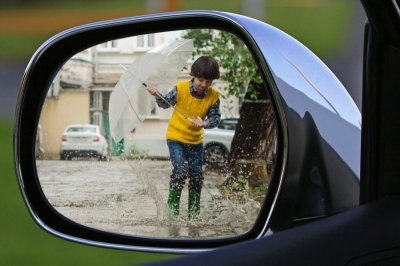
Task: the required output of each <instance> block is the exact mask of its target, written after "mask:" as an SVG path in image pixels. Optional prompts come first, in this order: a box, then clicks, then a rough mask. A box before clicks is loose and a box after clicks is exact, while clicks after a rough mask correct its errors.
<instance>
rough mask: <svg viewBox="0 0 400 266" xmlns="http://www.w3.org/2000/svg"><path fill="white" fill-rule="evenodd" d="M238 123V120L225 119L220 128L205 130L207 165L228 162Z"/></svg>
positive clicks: (205, 157)
mask: <svg viewBox="0 0 400 266" xmlns="http://www.w3.org/2000/svg"><path fill="white" fill-rule="evenodd" d="M237 122H238V118H223V119H221V122H220V123H219V125H218V127H215V128H211V129H205V130H204V135H203V137H204V138H203V145H204V161H205V163H206V164H209V165H216V164H222V163H224V162H225V161H226V159H227V156H228V154H229V152H230V150H231V143H232V139H233V136H234V135H235V128H236V124H237Z"/></svg>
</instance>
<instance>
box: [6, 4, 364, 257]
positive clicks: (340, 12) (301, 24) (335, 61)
mask: <svg viewBox="0 0 400 266" xmlns="http://www.w3.org/2000/svg"><path fill="white" fill-rule="evenodd" d="M187 9H213V10H220V11H228V12H234V13H239V14H244V15H247V16H251V17H254V18H257V19H259V20H262V21H265V22H267V23H269V24H271V25H273V26H275V27H277V28H279V29H281V30H283V31H285V32H286V33H288V34H290V35H292V36H293V37H295V38H296V39H298V40H299V41H300V42H302V43H303V44H305V45H306V46H307V47H308V48H310V49H311V50H312V51H313V52H314V53H315V54H316V55H317V56H319V57H320V58H321V59H322V60H323V61H324V62H325V63H326V64H327V65H328V66H329V67H330V68H331V69H332V71H333V72H334V73H335V74H336V76H337V77H338V78H339V79H340V80H341V82H342V83H343V84H344V86H345V87H346V88H347V90H348V92H349V94H350V95H351V97H352V98H353V100H354V101H355V103H356V104H357V106H358V108H359V109H360V110H361V70H362V49H363V45H362V41H363V28H364V24H365V20H366V17H365V14H364V11H363V9H362V6H361V4H360V3H359V2H358V1H347V0H229V1H227V0H212V1H208V0H203V1H197V0H113V1H106V0H96V1H94V0H93V1H91V0H68V1H65V0H59V1H51V0H1V1H0V171H1V175H0V180H1V183H0V184H1V185H0V197H1V198H0V210H1V215H0V217H1V219H0V230H1V237H0V247H1V248H0V265H134V264H139V263H143V262H149V261H156V260H160V259H165V258H170V257H173V256H172V255H165V254H151V253H142V252H130V251H119V250H111V249H105V248H97V247H90V246H86V245H82V244H76V243H72V242H69V241H65V240H61V239H59V238H56V237H54V236H52V235H49V234H48V233H46V232H44V231H43V230H42V229H40V228H39V227H38V226H37V225H36V224H35V222H34V221H33V220H32V218H31V217H30V215H29V213H28V210H27V208H26V206H25V204H24V203H23V200H22V196H21V193H20V191H19V188H18V184H17V179H16V176H15V170H14V162H13V150H12V149H13V147H12V135H13V119H14V112H15V104H16V99H17V94H18V89H19V83H20V81H21V78H22V75H23V73H24V70H25V67H26V65H27V64H28V62H29V59H30V56H31V55H32V54H33V53H34V51H35V50H36V49H37V48H38V47H39V45H40V44H41V43H43V42H44V41H45V40H46V39H48V38H49V37H51V36H52V35H54V34H56V33H58V32H60V31H63V30H65V29H68V28H70V27H73V26H77V25H80V24H84V23H90V22H95V21H99V20H106V19H113V18H120V17H128V16H136V15H142V14H146V13H155V12H164V11H174V10H187Z"/></svg>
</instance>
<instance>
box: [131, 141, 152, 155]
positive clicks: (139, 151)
mask: <svg viewBox="0 0 400 266" xmlns="http://www.w3.org/2000/svg"><path fill="white" fill-rule="evenodd" d="M148 155H149V152H148V150H144V149H139V148H138V147H137V146H136V145H135V144H132V146H131V154H130V156H129V157H130V158H132V159H142V158H146V157H147V156H148Z"/></svg>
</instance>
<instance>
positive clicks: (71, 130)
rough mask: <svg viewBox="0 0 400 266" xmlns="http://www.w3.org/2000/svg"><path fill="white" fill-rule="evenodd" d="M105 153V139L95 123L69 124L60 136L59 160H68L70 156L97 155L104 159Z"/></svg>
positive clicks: (106, 150) (106, 151) (105, 157)
mask: <svg viewBox="0 0 400 266" xmlns="http://www.w3.org/2000/svg"><path fill="white" fill-rule="evenodd" d="M107 153H108V144H107V141H106V139H105V138H104V137H103V136H102V135H101V133H100V128H99V127H98V126H96V125H89V124H80V125H69V126H68V127H67V128H66V129H65V131H64V134H63V136H62V137H61V147H60V159H61V160H70V159H71V157H72V156H82V157H98V158H99V159H101V160H106V159H107Z"/></svg>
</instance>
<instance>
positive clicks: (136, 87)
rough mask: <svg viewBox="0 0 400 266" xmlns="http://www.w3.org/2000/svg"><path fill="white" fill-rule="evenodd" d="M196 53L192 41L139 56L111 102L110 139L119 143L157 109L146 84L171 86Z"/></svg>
mask: <svg viewBox="0 0 400 266" xmlns="http://www.w3.org/2000/svg"><path fill="white" fill-rule="evenodd" d="M192 52H193V40H191V39H185V40H176V41H173V42H170V43H167V44H164V45H161V46H158V47H155V48H153V49H152V50H150V51H149V52H147V53H144V54H143V55H140V56H137V57H136V58H135V59H134V60H133V63H132V64H131V65H130V66H129V67H128V68H126V71H125V72H124V74H122V76H121V78H120V79H119V81H118V82H117V84H116V85H115V87H114V89H113V91H112V93H111V96H110V103H109V118H110V133H111V137H112V138H113V139H114V140H115V141H116V142H119V141H120V140H121V139H123V138H124V136H125V135H126V134H128V133H129V132H132V130H134V129H135V128H136V127H137V125H138V124H139V123H140V122H142V121H143V120H144V119H145V118H146V117H147V116H148V115H149V114H150V111H151V110H152V109H153V108H154V106H155V101H154V97H153V96H151V95H150V94H149V93H147V90H146V88H145V86H147V85H146V84H154V85H156V86H157V87H158V88H163V87H164V88H165V87H171V86H172V85H173V84H174V83H175V82H176V81H177V79H178V75H179V73H180V72H181V71H182V70H183V68H184V67H185V66H186V64H187V61H188V59H189V58H190V56H191V55H192Z"/></svg>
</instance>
